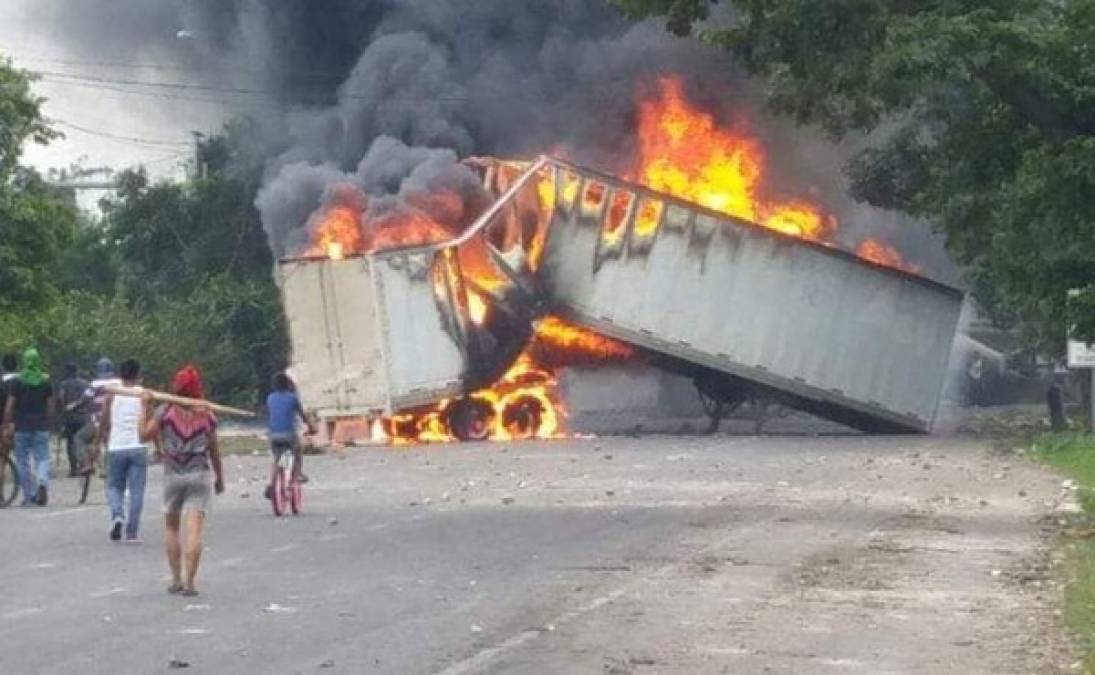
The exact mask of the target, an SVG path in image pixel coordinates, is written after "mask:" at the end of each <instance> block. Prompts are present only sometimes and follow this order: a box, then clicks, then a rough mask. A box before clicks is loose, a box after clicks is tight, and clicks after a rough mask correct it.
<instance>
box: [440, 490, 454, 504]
mask: <svg viewBox="0 0 1095 675" xmlns="http://www.w3.org/2000/svg"><path fill="white" fill-rule="evenodd" d="M450 499H452V495H450V494H449V493H448V492H446V493H444V494H443V495H441V501H443V502H447V501H449V500H450Z"/></svg>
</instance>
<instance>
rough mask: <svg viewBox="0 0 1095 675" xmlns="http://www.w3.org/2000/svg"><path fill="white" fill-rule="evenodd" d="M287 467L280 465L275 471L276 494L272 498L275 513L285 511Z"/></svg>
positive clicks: (278, 514) (277, 514)
mask: <svg viewBox="0 0 1095 675" xmlns="http://www.w3.org/2000/svg"><path fill="white" fill-rule="evenodd" d="M285 502H286V498H285V467H283V466H278V468H277V470H276V471H274V494H273V495H271V498H270V506H272V507H273V509H274V515H275V516H280V515H282V514H283V513H285V506H286V504H285Z"/></svg>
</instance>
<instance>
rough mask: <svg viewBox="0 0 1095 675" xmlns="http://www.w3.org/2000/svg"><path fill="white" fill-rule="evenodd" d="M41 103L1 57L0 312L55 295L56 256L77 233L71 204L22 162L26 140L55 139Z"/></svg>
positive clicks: (26, 81)
mask: <svg viewBox="0 0 1095 675" xmlns="http://www.w3.org/2000/svg"><path fill="white" fill-rule="evenodd" d="M41 104H42V100H41V99H40V98H37V97H35V96H33V95H32V94H31V91H30V79H29V77H28V76H27V75H26V74H25V73H23V72H21V71H18V70H15V69H14V68H12V67H11V65H10V63H8V62H7V61H3V60H0V310H2V309H8V310H11V309H17V308H20V307H28V306H33V305H37V304H41V303H44V302H47V301H48V300H49V299H50V298H51V297H53V295H54V294H55V292H56V288H57V285H56V275H57V273H58V265H57V258H58V257H59V255H60V252H61V251H62V250H64V249H65V248H66V247H67V246H68V244H69V242H70V241H71V239H72V236H73V233H74V231H75V225H76V220H77V217H76V212H75V209H74V208H73V207H72V204H71V202H70V201H69V200H66V198H65V196H64V195H63V194H61V193H59V192H58V191H57V190H55V189H53V188H51V187H50V186H49V185H47V184H46V183H45V182H44V181H43V180H42V179H41V177H40V176H39V175H38V174H37V173H35V172H34V171H32V170H30V169H27V168H25V167H22V166H20V165H19V163H18V162H19V157H20V156H21V154H22V149H23V145H24V144H25V143H26V142H28V141H33V142H39V143H45V142H47V141H49V140H50V139H52V138H54V137H56V134H55V133H54V132H53V131H52V130H51V129H50V128H49V126H48V125H47V124H46V122H45V120H44V119H43V117H42V113H41Z"/></svg>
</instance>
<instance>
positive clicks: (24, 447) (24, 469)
mask: <svg viewBox="0 0 1095 675" xmlns="http://www.w3.org/2000/svg"><path fill="white" fill-rule="evenodd" d="M32 455H33V460H34V475H33V476H32V475H31V472H30V463H31V459H32ZM15 463H16V465H17V466H18V467H19V478H20V479H21V482H22V488H23V499H24V500H29V499H33V498H34V493H35V492H37V491H38V486H39V485H41V486H43V487H46V488H48V487H49V432H48V431H17V432H15Z"/></svg>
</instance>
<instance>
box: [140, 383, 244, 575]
mask: <svg viewBox="0 0 1095 675" xmlns="http://www.w3.org/2000/svg"><path fill="white" fill-rule="evenodd" d="M171 393H173V394H176V395H178V396H185V397H187V398H198V399H200V398H203V397H204V393H203V391H202V380H201V373H200V372H199V371H198V369H197V368H196V367H195V366H192V365H187V366H184V367H183V368H181V369H180V370H179V371H178V372H177V373H176V374H175V377H174V379H173V380H172V382H171ZM153 404H154V399H153V398H152V395H151V394H150V393H146V394H145V396H144V422H143V423H142V438H143V440H145V441H152V440H156V441H158V443H159V445H158V447H159V448H160V449H161V450H162V452H163V467H164V475H163V494H164V547H165V549H166V552H167V564H168V566H169V567H170V568H171V585H170V586H168V588H167V591H168V593H172V594H178V595H187V596H192V595H197V594H198V591H197V588H196V587H195V586H194V580H195V578H196V577H197V574H198V563H199V562H200V561H201V552H202V529H203V527H204V524H205V517H206V515H207V514H208V512H209V508H210V505H211V501H212V497H211V492H212V491H213V490H215V491H216V493H217V494H221V493H222V492H224V469H223V466H222V464H221V455H220V446H219V444H218V442H217V418H216V417H215V416H214V415H213V413H212V412H210V411H209V410H208V409H206V408H204V407H201V406H198V407H193V408H190V407H184V406H181V405H177V404H174V403H168V404H165V405H162V406H160V407H158V408H155V410H153ZM210 472H212V474H213V476H212V478H213V480H212V481H211V480H210ZM211 483H212V485H211ZM184 519H185V524H186V528H185V529H186V542H185V547H186V550H185V555H184V551H183V544H182V542H181V541H180V538H179V530H180V528H181V527H182V525H183V521H184ZM184 562H185V563H186V567H185V572H184V569H183V563H184Z"/></svg>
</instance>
